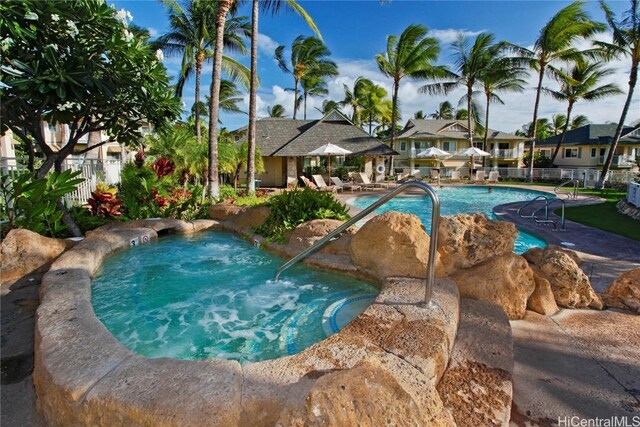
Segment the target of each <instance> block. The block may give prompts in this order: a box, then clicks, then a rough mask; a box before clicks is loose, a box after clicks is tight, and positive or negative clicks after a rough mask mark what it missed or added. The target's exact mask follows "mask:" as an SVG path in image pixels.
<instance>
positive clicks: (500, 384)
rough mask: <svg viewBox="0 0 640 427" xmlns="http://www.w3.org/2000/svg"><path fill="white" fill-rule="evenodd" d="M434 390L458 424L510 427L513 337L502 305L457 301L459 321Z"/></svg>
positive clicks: (464, 299)
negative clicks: (451, 348)
mask: <svg viewBox="0 0 640 427" xmlns="http://www.w3.org/2000/svg"><path fill="white" fill-rule="evenodd" d="M437 389H438V393H439V394H440V397H441V399H442V401H443V404H444V406H445V408H447V409H448V410H449V412H450V413H451V415H452V416H453V418H454V419H455V421H456V423H457V425H458V426H479V425H501V426H508V425H509V418H510V414H511V403H512V398H513V339H512V335H511V325H510V324H509V319H508V318H507V316H506V315H505V313H504V311H503V310H502V308H501V307H500V306H499V305H497V304H494V303H491V302H486V301H478V300H471V299H467V298H461V299H460V323H459V324H458V333H457V335H456V342H455V344H454V346H453V351H452V353H451V358H450V359H449V366H448V367H447V370H446V371H445V373H444V375H443V377H442V379H441V380H440V383H439V384H438V387H437Z"/></svg>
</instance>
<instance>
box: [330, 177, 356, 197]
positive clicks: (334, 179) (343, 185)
mask: <svg viewBox="0 0 640 427" xmlns="http://www.w3.org/2000/svg"><path fill="white" fill-rule="evenodd" d="M331 181H332V182H333V183H334V184H335V186H336V187H338V188H341V189H342V191H343V192H344V190H345V189H347V190H351V192H352V193H353V191H354V190H357V191H360V190H361V189H362V186H361V185H358V184H350V183H344V182H342V180H341V179H340V178H339V177H337V176H332V177H331Z"/></svg>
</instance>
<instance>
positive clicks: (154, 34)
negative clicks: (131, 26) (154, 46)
mask: <svg viewBox="0 0 640 427" xmlns="http://www.w3.org/2000/svg"><path fill="white" fill-rule="evenodd" d="M147 31H149V35H150V36H151V38H156V37H158V30H156V29H155V28H153V27H149V28H147Z"/></svg>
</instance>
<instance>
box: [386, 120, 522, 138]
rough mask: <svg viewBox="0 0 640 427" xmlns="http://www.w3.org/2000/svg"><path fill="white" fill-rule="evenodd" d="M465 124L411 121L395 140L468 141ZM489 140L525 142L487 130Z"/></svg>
mask: <svg viewBox="0 0 640 427" xmlns="http://www.w3.org/2000/svg"><path fill="white" fill-rule="evenodd" d="M468 133H469V131H468V130H467V124H466V122H465V121H464V120H435V119H431V120H430V119H411V120H409V121H408V122H407V124H406V126H405V127H404V129H402V131H400V133H399V134H398V136H397V138H414V139H433V138H448V139H464V140H466V139H468ZM488 134H489V140H492V141H495V140H523V141H524V140H525V139H526V138H523V137H521V136H517V135H514V134H511V133H507V132H501V131H497V130H493V129H489V130H488Z"/></svg>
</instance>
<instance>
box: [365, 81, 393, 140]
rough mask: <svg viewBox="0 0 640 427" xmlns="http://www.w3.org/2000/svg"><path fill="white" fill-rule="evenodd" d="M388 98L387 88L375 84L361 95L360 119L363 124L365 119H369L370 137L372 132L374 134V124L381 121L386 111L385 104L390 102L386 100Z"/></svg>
mask: <svg viewBox="0 0 640 427" xmlns="http://www.w3.org/2000/svg"><path fill="white" fill-rule="evenodd" d="M386 96H387V91H386V90H385V88H383V87H382V86H378V85H377V84H375V83H373V82H370V84H368V85H366V87H365V88H364V90H363V91H362V93H361V105H360V107H361V110H360V117H361V121H362V122H364V118H365V117H366V118H367V120H368V122H369V135H372V133H371V132H373V122H374V121H380V117H381V115H382V114H383V113H384V111H385V102H386V101H388V100H386V99H385V98H386Z"/></svg>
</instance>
